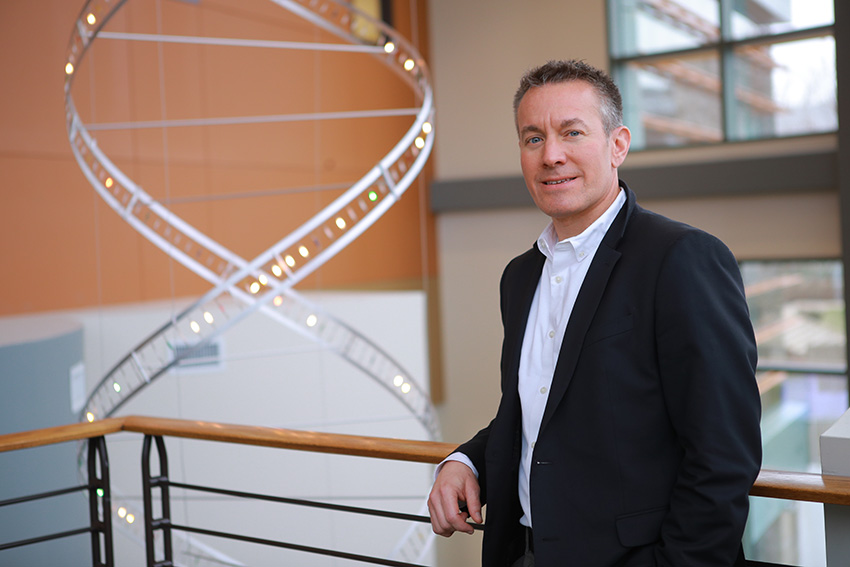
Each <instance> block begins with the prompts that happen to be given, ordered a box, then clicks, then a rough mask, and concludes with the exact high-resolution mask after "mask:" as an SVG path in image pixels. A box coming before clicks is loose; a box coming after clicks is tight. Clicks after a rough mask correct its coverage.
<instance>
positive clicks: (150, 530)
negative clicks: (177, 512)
mask: <svg viewBox="0 0 850 567" xmlns="http://www.w3.org/2000/svg"><path fill="white" fill-rule="evenodd" d="M151 440H153V441H154V442H155V443H156V450H157V455H158V456H159V475H158V476H156V477H152V476H151V459H150V457H151ZM154 487H156V488H159V489H160V506H161V508H162V516H161V517H160V518H154V517H153V494H152V490H153V488H154ZM142 496H143V498H144V509H145V552H146V555H147V567H160V566H167V565H174V558H173V552H172V546H171V503H170V497H169V491H168V455H167V454H166V451H165V441H164V440H163V439H162V436H161V435H156V436H152V435H145V439H144V441H143V443H142ZM156 530H159V531H161V532H162V540H163V559H162V561H157V560H156V551H155V549H154V532H155V531H156Z"/></svg>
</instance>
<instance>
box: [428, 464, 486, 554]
mask: <svg viewBox="0 0 850 567" xmlns="http://www.w3.org/2000/svg"><path fill="white" fill-rule="evenodd" d="M478 492H479V489H478V479H476V478H475V475H474V474H473V473H472V471H471V470H470V469H469V467H467V466H466V465H464V464H462V463H457V462H448V463H446V464H445V466H444V467H443V469H442V470H441V471H440V474H439V475H437V480H436V481H435V482H434V487H433V489H432V490H431V494H430V495H429V496H428V510H429V513H430V516H431V526H432V529H433V530H434V533H435V534H437V535H441V536H445V537H449V536H450V535H452V534H453V533H454V532H456V531H459V532H464V533H467V534H471V533H473V532H474V529H473V527H472V526H471V525H469V524H468V523H467V522H466V520H467V519H468V518H469V517H470V514H469V513H468V512H466V511H464V510H461V506H462V505H463V503H464V502H470V503H472V504H473V506H474V507H475V509H476V514H477V517H478V518H479V520H477V521H479V523H480V518H481V505H480V503H479V496H478Z"/></svg>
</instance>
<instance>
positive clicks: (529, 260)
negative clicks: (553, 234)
mask: <svg viewBox="0 0 850 567" xmlns="http://www.w3.org/2000/svg"><path fill="white" fill-rule="evenodd" d="M545 261H546V257H545V256H544V255H543V253H542V252H540V250H538V248H537V244H536V243H535V245H534V247H533V248H532V249H531V250H529V251H528V252H527V253H526V254H525V255H524V257H522V262H523V263H522V264H521V265H520V266H519V267H518V268H519V269H517V270H516V272H515V273H517V274H519V277H518V278H516V280H515V281H513V282H505V283H506V285H505V293H507V294H509V295H510V297H507V298H502V309H503V313H504V317H505V319H504V321H503V323H504V327H505V344H504V346H503V352H502V360H503V362H504V363H505V372H504V373H503V376H504V378H505V383H504V384H502V389H503V390H502V391H503V392H516V391H517V386H518V384H519V360H520V354H521V353H522V341H523V338H524V337H525V328H526V326H527V322H528V313H529V311H531V303H532V301H533V300H534V293H535V292H536V291H537V283H538V281H540V273H541V272H542V271H543V264H544V262H545Z"/></svg>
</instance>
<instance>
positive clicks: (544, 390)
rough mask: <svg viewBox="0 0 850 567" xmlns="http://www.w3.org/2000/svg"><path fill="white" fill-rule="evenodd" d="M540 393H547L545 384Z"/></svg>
mask: <svg viewBox="0 0 850 567" xmlns="http://www.w3.org/2000/svg"><path fill="white" fill-rule="evenodd" d="M540 393H541V394H545V393H546V386H543V387H542V388H540Z"/></svg>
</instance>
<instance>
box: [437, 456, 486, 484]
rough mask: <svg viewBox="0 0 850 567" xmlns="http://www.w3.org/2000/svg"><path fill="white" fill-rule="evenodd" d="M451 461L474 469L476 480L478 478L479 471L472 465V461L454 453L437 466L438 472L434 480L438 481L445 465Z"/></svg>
mask: <svg viewBox="0 0 850 567" xmlns="http://www.w3.org/2000/svg"><path fill="white" fill-rule="evenodd" d="M449 461H457V462H459V463H463V464H465V465H466V466H468V467H469V468H470V469H472V472H473V473H474V474H475V478H478V469H476V468H475V465H473V464H472V461H470V460H469V457H467V456H466V455H464V454H463V453H452V454H451V455H449V456H448V457H446V458H445V459H443V462H441V463H440V464H439V465H437V470H435V471H434V479H435V480H436V479H437V475H438V474H440V471H441V470H443V465H445V464H446V463H448V462H449Z"/></svg>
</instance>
